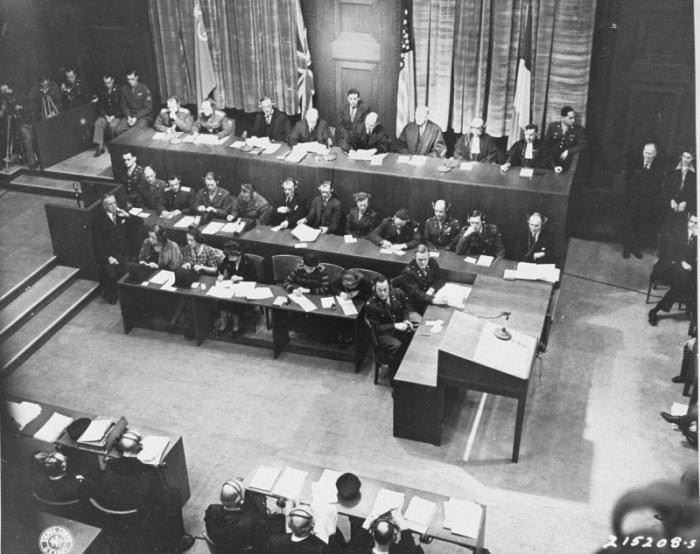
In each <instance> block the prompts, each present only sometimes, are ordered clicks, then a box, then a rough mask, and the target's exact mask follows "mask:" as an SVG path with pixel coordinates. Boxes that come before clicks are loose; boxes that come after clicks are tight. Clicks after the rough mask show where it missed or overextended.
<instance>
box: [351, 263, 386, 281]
mask: <svg viewBox="0 0 700 554" xmlns="http://www.w3.org/2000/svg"><path fill="white" fill-rule="evenodd" d="M352 269H353V271H359V272H360V273H362V276H363V277H364V278H365V279H367V281H368V282H369V284H370V285H371V284H372V282H373V281H374V280H375V279H376V278H377V277H380V276H381V275H382V274H381V273H379V272H377V271H373V270H371V269H365V268H364V267H353V268H352Z"/></svg>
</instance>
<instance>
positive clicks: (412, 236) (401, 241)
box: [367, 208, 420, 250]
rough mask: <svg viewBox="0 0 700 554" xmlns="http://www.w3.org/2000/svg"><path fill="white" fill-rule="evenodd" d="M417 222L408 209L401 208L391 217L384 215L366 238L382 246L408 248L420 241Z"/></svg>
mask: <svg viewBox="0 0 700 554" xmlns="http://www.w3.org/2000/svg"><path fill="white" fill-rule="evenodd" d="M418 227H419V225H418V222H417V221H414V220H413V219H411V217H410V216H409V215H408V210H406V209H404V208H401V209H400V210H398V211H397V212H396V213H395V214H394V215H393V216H392V217H386V218H384V219H383V220H382V222H381V223H380V224H379V225H378V226H377V228H376V229H375V230H374V231H372V232H371V233H370V234H369V235H367V238H368V239H369V240H371V241H372V242H373V243H374V244H376V245H377V246H381V247H382V248H392V249H395V250H410V249H411V248H415V247H416V246H418V244H419V243H420V232H419V231H418Z"/></svg>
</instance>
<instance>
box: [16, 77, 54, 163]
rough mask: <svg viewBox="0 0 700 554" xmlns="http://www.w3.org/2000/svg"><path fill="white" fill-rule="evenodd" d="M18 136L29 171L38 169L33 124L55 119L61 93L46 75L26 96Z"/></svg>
mask: <svg viewBox="0 0 700 554" xmlns="http://www.w3.org/2000/svg"><path fill="white" fill-rule="evenodd" d="M23 108H24V110H23V112H22V113H23V117H22V126H21V128H20V135H21V137H22V146H23V147H24V155H25V162H26V163H27V165H28V166H29V169H36V168H37V167H38V164H37V160H36V154H35V150H34V124H35V123H39V122H40V121H44V120H45V119H49V118H51V117H55V116H57V115H58V113H59V111H60V109H61V91H60V90H59V88H58V85H57V84H56V83H54V82H53V81H52V80H51V79H49V78H48V76H46V75H41V76H40V77H39V79H38V80H37V82H36V83H34V85H32V88H31V89H30V90H29V94H27V99H26V102H25V104H24V106H23Z"/></svg>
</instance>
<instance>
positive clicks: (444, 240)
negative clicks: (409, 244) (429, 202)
mask: <svg viewBox="0 0 700 554" xmlns="http://www.w3.org/2000/svg"><path fill="white" fill-rule="evenodd" d="M448 209H449V208H448V206H447V202H445V201H444V200H436V201H435V202H433V213H434V214H435V215H434V216H433V217H429V218H428V219H426V220H425V225H424V227H423V242H424V243H425V244H426V246H427V247H428V248H431V249H433V250H436V249H438V248H447V247H448V246H449V245H450V244H451V243H452V241H453V240H454V239H455V237H456V236H457V235H459V230H460V228H461V227H460V225H459V221H458V220H457V219H455V218H454V217H448V215H447V211H448Z"/></svg>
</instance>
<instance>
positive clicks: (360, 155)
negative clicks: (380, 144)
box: [348, 149, 376, 162]
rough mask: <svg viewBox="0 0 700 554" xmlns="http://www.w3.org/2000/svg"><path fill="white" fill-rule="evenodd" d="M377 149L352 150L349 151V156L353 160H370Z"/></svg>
mask: <svg viewBox="0 0 700 554" xmlns="http://www.w3.org/2000/svg"><path fill="white" fill-rule="evenodd" d="M375 151H376V150H374V149H370V150H350V152H348V158H350V159H351V160H361V161H366V162H367V161H369V160H371V159H372V156H373V155H374V153H375Z"/></svg>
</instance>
